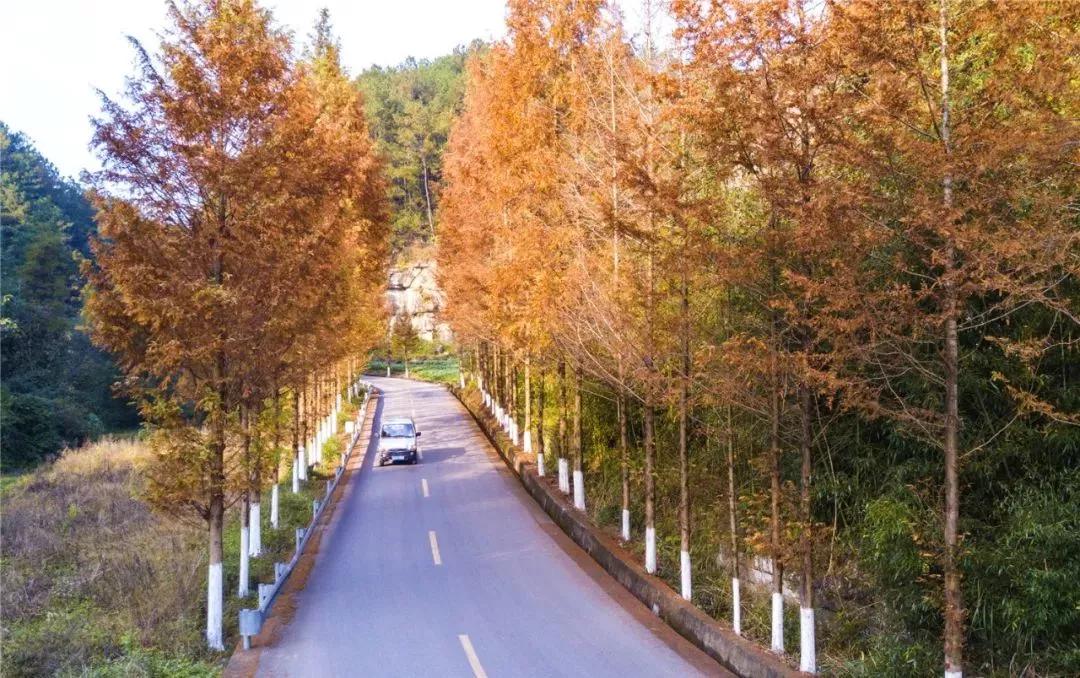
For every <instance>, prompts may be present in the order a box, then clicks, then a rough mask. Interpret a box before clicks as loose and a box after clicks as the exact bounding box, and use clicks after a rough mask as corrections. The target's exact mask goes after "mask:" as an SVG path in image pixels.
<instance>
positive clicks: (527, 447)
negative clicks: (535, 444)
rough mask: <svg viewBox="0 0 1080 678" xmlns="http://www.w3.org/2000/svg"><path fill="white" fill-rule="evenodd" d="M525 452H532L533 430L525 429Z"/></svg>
mask: <svg viewBox="0 0 1080 678" xmlns="http://www.w3.org/2000/svg"><path fill="white" fill-rule="evenodd" d="M524 438H525V453H526V454H529V453H531V452H532V431H525V437H524Z"/></svg>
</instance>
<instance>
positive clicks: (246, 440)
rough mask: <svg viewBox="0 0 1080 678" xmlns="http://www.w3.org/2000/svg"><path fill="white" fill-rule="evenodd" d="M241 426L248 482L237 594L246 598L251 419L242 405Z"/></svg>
mask: <svg viewBox="0 0 1080 678" xmlns="http://www.w3.org/2000/svg"><path fill="white" fill-rule="evenodd" d="M240 426H241V428H242V429H243V433H242V436H243V443H242V444H243V448H242V450H243V451H242V454H243V465H244V466H243V468H244V473H245V475H247V480H248V483H247V484H246V485H245V487H244V496H243V500H242V502H241V504H240V576H239V578H238V579H239V582H238V583H237V587H236V595H237V596H238V597H240V598H246V597H247V595H248V585H249V583H250V579H251V577H250V576H249V572H250V565H251V562H250V558H251V521H250V511H251V484H250V483H251V429H250V426H251V421H250V417H249V414H248V412H247V408H246V407H242V408H241V411H240Z"/></svg>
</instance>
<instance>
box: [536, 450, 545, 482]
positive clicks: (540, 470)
mask: <svg viewBox="0 0 1080 678" xmlns="http://www.w3.org/2000/svg"><path fill="white" fill-rule="evenodd" d="M536 475H538V476H540V477H541V478H543V477H544V455H543V454H542V453H541V454H537V455H536Z"/></svg>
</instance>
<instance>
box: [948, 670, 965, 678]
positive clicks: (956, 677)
mask: <svg viewBox="0 0 1080 678" xmlns="http://www.w3.org/2000/svg"><path fill="white" fill-rule="evenodd" d="M945 678H964V672H963V671H950V670H948V669H946V670H945Z"/></svg>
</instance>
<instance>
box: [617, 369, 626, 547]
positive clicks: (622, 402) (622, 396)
mask: <svg viewBox="0 0 1080 678" xmlns="http://www.w3.org/2000/svg"><path fill="white" fill-rule="evenodd" d="M620 372H621V369H620ZM620 381H621V380H620ZM615 407H616V409H617V410H618V415H619V474H620V476H621V478H620V480H621V481H622V539H623V541H630V446H629V443H628V441H627V432H626V391H625V390H624V389H623V387H622V385H621V384H620V385H619V387H618V394H617V395H616V399H615Z"/></svg>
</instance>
